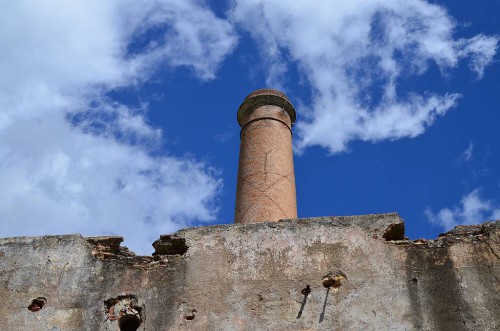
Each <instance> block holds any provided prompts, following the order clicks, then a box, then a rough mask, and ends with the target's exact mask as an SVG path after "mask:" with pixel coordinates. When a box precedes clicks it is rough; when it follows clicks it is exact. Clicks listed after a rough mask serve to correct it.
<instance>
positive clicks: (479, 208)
mask: <svg viewBox="0 0 500 331" xmlns="http://www.w3.org/2000/svg"><path fill="white" fill-rule="evenodd" d="M480 193H481V190H480V189H475V190H473V191H472V192H470V193H469V194H467V195H465V196H464V197H463V198H462V200H461V201H460V203H459V204H458V205H456V206H453V207H450V208H443V209H440V210H439V211H438V212H436V213H434V212H433V211H432V210H431V209H430V208H427V209H426V210H425V215H426V216H427V219H428V221H429V222H431V223H432V224H435V225H438V226H440V227H442V228H443V229H445V230H448V229H451V228H453V227H454V226H457V225H463V224H477V223H481V222H483V221H487V220H489V221H491V220H497V219H500V205H494V204H493V202H491V201H490V200H485V199H483V198H481V196H480Z"/></svg>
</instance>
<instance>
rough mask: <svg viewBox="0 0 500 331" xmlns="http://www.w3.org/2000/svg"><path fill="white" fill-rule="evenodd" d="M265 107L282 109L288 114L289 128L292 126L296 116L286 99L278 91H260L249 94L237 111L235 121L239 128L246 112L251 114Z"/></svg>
mask: <svg viewBox="0 0 500 331" xmlns="http://www.w3.org/2000/svg"><path fill="white" fill-rule="evenodd" d="M265 105H274V106H278V107H280V108H283V109H284V110H285V111H286V112H287V113H288V116H290V121H291V126H293V125H294V123H295V119H296V117H297V114H296V112H295V108H294V107H293V105H292V103H291V102H290V100H288V97H287V96H286V95H285V94H284V93H283V92H281V91H278V90H273V89H260V90H256V91H253V92H252V93H250V94H249V95H248V96H247V97H246V98H245V100H244V101H243V103H242V104H241V106H240V108H239V109H238V113H237V119H238V123H239V124H240V126H243V125H244V124H243V117H244V114H245V113H246V112H251V111H253V110H254V109H256V108H258V107H260V106H265Z"/></svg>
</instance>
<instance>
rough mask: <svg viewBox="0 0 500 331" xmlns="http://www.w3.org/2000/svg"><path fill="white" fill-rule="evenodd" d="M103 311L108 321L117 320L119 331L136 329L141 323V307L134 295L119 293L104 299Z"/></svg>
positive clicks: (133, 330) (134, 330)
mask: <svg viewBox="0 0 500 331" xmlns="http://www.w3.org/2000/svg"><path fill="white" fill-rule="evenodd" d="M104 309H105V310H104V312H105V314H106V316H107V317H108V319H109V320H110V321H118V327H119V328H120V331H136V330H137V329H139V326H140V325H141V324H142V320H143V308H142V307H141V306H140V305H139V304H138V300H137V297H136V296H135V295H120V296H118V297H116V298H110V299H107V300H106V301H104Z"/></svg>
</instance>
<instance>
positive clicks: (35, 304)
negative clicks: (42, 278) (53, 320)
mask: <svg viewBox="0 0 500 331" xmlns="http://www.w3.org/2000/svg"><path fill="white" fill-rule="evenodd" d="M46 303H47V299H46V298H44V297H38V298H36V299H33V300H32V301H31V304H30V305H29V306H28V310H29V311H31V312H33V313H34V312H37V311H39V310H42V308H43V306H45V304H46Z"/></svg>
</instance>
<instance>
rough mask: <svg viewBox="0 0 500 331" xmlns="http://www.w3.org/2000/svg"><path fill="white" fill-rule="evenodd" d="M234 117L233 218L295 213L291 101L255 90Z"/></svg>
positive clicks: (243, 220)
mask: <svg viewBox="0 0 500 331" xmlns="http://www.w3.org/2000/svg"><path fill="white" fill-rule="evenodd" d="M238 122H239V124H240V126H241V134H240V138H241V142H240V161H239V166H238V184H237V188H236V208H235V218H234V222H235V223H256V222H266V221H273V222H276V221H279V220H280V219H287V218H297V201H296V196H295V174H294V170H293V153H292V126H293V124H294V122H295V109H294V108H293V106H292V104H291V103H290V101H289V100H288V98H287V97H286V96H285V94H283V93H282V92H279V91H277V90H268V89H263V90H257V91H254V92H252V93H251V94H250V95H249V96H247V97H246V98H245V101H243V103H242V104H241V106H240V108H239V109H238Z"/></svg>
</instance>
